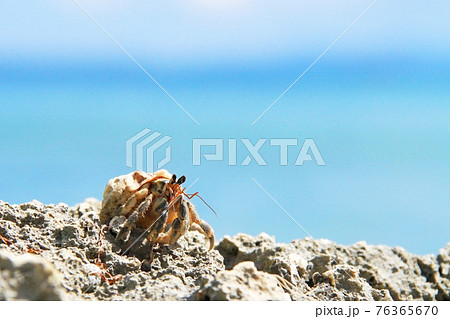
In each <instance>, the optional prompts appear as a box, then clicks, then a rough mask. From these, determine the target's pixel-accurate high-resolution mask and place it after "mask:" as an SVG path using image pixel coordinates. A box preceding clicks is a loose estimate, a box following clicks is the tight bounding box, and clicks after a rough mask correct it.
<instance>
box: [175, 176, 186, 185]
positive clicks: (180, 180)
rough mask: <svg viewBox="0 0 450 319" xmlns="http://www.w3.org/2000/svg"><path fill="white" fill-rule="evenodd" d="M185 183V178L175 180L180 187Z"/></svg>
mask: <svg viewBox="0 0 450 319" xmlns="http://www.w3.org/2000/svg"><path fill="white" fill-rule="evenodd" d="M185 181H186V176H184V175H183V176H181V177H180V178H179V179H178V180H177V184H178V185H181V184H183V183H184V182H185Z"/></svg>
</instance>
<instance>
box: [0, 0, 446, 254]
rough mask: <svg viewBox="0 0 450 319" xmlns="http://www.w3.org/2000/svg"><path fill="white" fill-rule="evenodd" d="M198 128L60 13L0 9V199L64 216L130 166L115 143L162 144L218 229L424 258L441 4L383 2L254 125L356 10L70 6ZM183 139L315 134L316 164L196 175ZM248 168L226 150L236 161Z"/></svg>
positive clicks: (437, 121)
mask: <svg viewBox="0 0 450 319" xmlns="http://www.w3.org/2000/svg"><path fill="white" fill-rule="evenodd" d="M79 2H80V4H82V5H83V6H85V8H86V9H87V10H88V11H89V13H90V14H92V16H94V17H95V18H96V19H97V20H98V21H99V22H100V23H101V24H102V25H103V26H104V27H105V28H106V29H107V30H108V31H109V32H110V33H111V34H112V35H113V36H114V37H115V38H116V39H117V40H118V41H119V42H120V43H121V44H122V45H123V46H124V47H125V48H126V49H127V50H128V51H129V52H130V54H132V55H133V56H134V57H135V58H136V59H137V60H138V61H139V62H140V63H141V64H142V65H143V66H144V67H145V68H146V69H147V70H148V71H149V72H150V73H151V74H152V76H154V77H155V78H156V79H157V80H158V81H159V82H160V83H161V84H162V85H163V86H164V88H166V89H167V90H168V91H169V92H170V93H171V94H172V95H173V96H174V97H175V98H176V99H177V100H178V101H179V102H180V103H181V104H182V105H183V106H184V107H185V108H186V109H187V110H188V111H189V112H190V113H191V114H192V115H193V116H194V117H195V118H196V120H198V122H199V123H200V126H199V127H198V126H197V125H196V124H195V123H194V122H193V121H191V120H190V119H189V118H188V117H187V116H186V114H184V113H183V112H182V111H181V110H180V109H179V108H178V106H177V105H176V104H175V103H174V102H173V101H171V100H170V98H168V97H167V95H165V94H164V92H163V91H162V90H161V89H160V88H159V87H158V86H157V85H155V83H153V82H152V80H151V79H149V78H148V77H147V76H146V75H145V73H143V72H142V70H140V69H139V68H138V67H137V66H136V65H135V64H134V63H133V62H132V61H131V60H130V59H129V58H128V57H127V56H126V55H125V54H124V53H123V52H122V51H121V50H120V48H118V47H117V45H116V44H114V42H113V41H111V39H110V38H108V36H107V35H106V34H105V33H104V32H103V31H102V30H100V29H99V28H98V26H96V25H95V24H94V23H93V22H92V21H91V20H90V19H89V18H88V17H87V16H86V15H85V14H84V13H83V11H82V10H81V9H80V8H78V7H77V6H76V4H74V2H72V1H64V2H63V1H27V3H24V2H17V1H6V2H4V3H3V4H2V10H0V30H1V31H0V124H1V126H0V136H1V140H0V147H1V149H2V156H1V157H0V199H2V200H5V201H9V202H13V203H19V202H24V201H29V200H31V199H33V198H36V199H38V200H41V201H43V202H45V203H51V202H60V201H62V202H67V203H69V204H75V203H77V202H80V201H82V200H83V199H84V198H86V197H90V196H94V197H97V198H101V196H102V192H103V188H104V185H105V183H106V181H107V180H108V179H109V178H112V177H114V176H116V175H119V174H124V173H127V172H129V171H130V168H128V167H126V165H125V142H126V140H127V139H128V138H129V137H131V136H133V135H134V134H136V133H137V132H139V131H141V130H142V129H143V128H150V129H154V130H157V131H159V132H161V133H163V134H165V135H169V136H171V137H172V140H171V147H172V151H173V154H172V155H173V159H172V161H171V162H170V163H169V164H168V165H167V167H166V168H167V169H169V170H170V171H173V172H176V173H177V174H178V175H181V174H185V175H186V176H187V177H188V182H187V184H189V182H192V181H194V180H195V179H196V178H199V181H198V183H197V184H196V185H195V187H194V188H195V191H199V192H200V193H201V194H202V196H203V197H204V198H205V199H207V200H208V202H209V203H210V204H211V205H212V206H213V207H214V208H215V209H216V210H217V211H218V212H219V218H216V217H215V216H214V215H213V214H212V213H211V212H209V211H208V209H207V208H206V207H205V206H203V204H202V203H201V202H200V201H195V204H196V205H197V207H198V210H199V212H200V214H201V216H202V217H203V218H204V219H206V220H207V221H208V222H210V223H211V225H212V226H213V227H214V229H215V230H216V233H217V236H218V237H219V238H220V237H222V236H223V235H225V234H231V235H232V234H235V233H237V232H245V233H250V234H253V235H256V234H258V233H259V232H262V231H264V232H267V233H269V234H272V235H275V236H276V237H277V240H279V241H290V240H292V239H295V238H302V237H304V236H306V234H305V233H304V232H303V231H302V230H301V229H299V228H298V226H297V225H295V223H293V222H292V221H291V220H290V219H289V217H288V216H287V215H286V214H285V213H284V212H283V211H282V210H280V208H279V207H278V206H277V205H276V204H275V203H273V202H272V200H271V199H270V198H268V197H267V195H266V194H265V193H264V192H263V191H262V190H261V189H260V188H259V187H258V186H257V185H256V184H255V183H254V182H253V181H252V178H254V179H255V180H257V181H258V182H259V183H260V184H261V185H262V186H264V188H265V189H266V190H267V191H268V192H270V193H271V195H272V196H273V197H274V198H276V199H277V200H278V201H279V202H280V204H281V205H282V206H283V207H284V208H285V209H286V210H287V211H288V212H289V213H290V214H291V215H293V216H294V217H295V218H296V220H297V221H298V222H299V223H300V224H302V226H303V227H304V228H305V229H307V230H308V232H309V233H310V234H311V235H312V236H314V237H316V238H329V239H331V240H334V241H337V242H339V243H344V244H351V243H353V242H356V241H359V240H366V241H367V242H369V243H371V244H387V245H392V246H395V245H400V246H403V247H405V248H407V249H408V250H410V251H412V252H416V253H437V251H438V248H439V247H443V246H444V245H445V243H446V242H448V241H449V236H448V234H449V233H450V223H449V222H448V220H449V213H450V211H449V207H450V200H449V196H448V194H449V191H450V169H449V166H448V162H449V159H450V148H449V145H450V134H449V133H450V125H449V124H450V105H449V101H450V99H449V95H450V93H449V92H450V90H449V88H450V81H449V76H448V75H449V71H450V70H449V68H450V67H449V66H450V63H449V50H450V47H449V46H450V27H449V26H450V25H449V23H450V22H449V21H448V14H449V13H450V5H449V4H448V2H447V1H434V2H433V5H430V4H429V3H425V2H422V1H395V2H387V1H382V0H380V1H379V2H378V3H377V4H376V5H375V6H374V7H373V8H372V9H371V10H370V11H369V12H368V13H367V15H366V16H365V17H363V18H362V19H361V21H359V22H358V23H357V24H356V25H355V26H354V28H352V29H351V30H350V31H349V32H348V33H347V34H346V35H345V36H344V37H343V38H342V39H341V40H340V41H339V42H338V43H337V44H336V45H335V46H334V47H333V48H332V49H331V50H330V51H329V52H328V53H327V54H326V55H325V56H324V57H323V58H322V59H321V60H320V61H319V62H318V63H317V64H316V65H315V66H314V67H313V68H311V70H310V71H309V72H308V73H307V74H306V75H305V76H304V77H303V78H302V79H301V80H300V81H299V82H298V83H297V84H296V85H295V86H294V87H293V88H292V89H291V90H290V91H289V92H288V93H287V94H286V95H285V96H284V97H283V98H282V99H281V100H280V101H279V102H277V103H276V104H275V105H274V107H273V108H272V109H271V110H270V111H269V112H268V113H267V114H266V115H265V116H264V117H262V118H261V120H260V121H259V122H258V123H256V124H255V125H254V126H251V125H250V124H251V123H252V122H253V121H254V120H255V119H256V118H257V117H258V116H259V115H260V114H261V112H262V111H263V110H264V109H265V108H266V107H267V106H269V105H270V104H271V103H272V102H273V101H274V100H275V98H276V97H277V96H279V95H280V94H281V93H282V92H283V91H284V90H285V89H286V88H287V87H288V86H289V85H290V84H291V83H292V82H293V81H294V80H295V79H296V78H297V77H298V76H299V75H300V74H301V73H302V72H303V71H304V70H305V69H306V68H307V67H308V66H309V65H310V64H311V62H313V61H314V60H315V59H316V58H317V56H318V55H320V54H321V53H322V52H323V50H325V49H326V48H327V47H328V46H329V45H330V44H331V43H332V42H333V41H334V40H335V39H336V38H337V37H338V36H339V35H340V34H341V33H342V32H343V31H344V30H345V29H346V28H347V27H348V26H349V25H350V24H351V23H352V22H353V21H354V20H355V19H356V17H357V16H359V14H360V13H361V12H362V11H364V10H365V9H366V8H367V7H368V6H369V5H370V3H371V2H369V1H345V2H343V3H337V2H336V1H321V2H320V3H311V2H309V1H281V2H278V1H277V2H275V1H207V0H196V1H183V2H182V3H180V2H179V1H165V2H164V3H160V2H157V1H79ZM193 138H224V139H225V140H227V139H229V138H236V139H240V138H248V139H250V140H252V141H253V142H256V141H257V140H258V139H259V138H267V139H270V138H298V139H299V140H300V141H303V140H304V139H305V138H313V139H314V140H315V142H316V144H317V146H318V148H319V149H320V151H321V153H322V155H323V157H324V160H325V162H326V166H324V167H318V166H317V165H315V164H314V163H306V164H305V165H303V166H301V167H296V166H294V165H292V163H293V162H294V161H295V158H296V156H297V154H298V151H299V147H298V148H293V152H290V153H289V161H290V165H288V166H280V165H278V153H277V152H276V149H274V148H271V147H269V146H268V145H265V147H264V148H262V151H261V154H262V155H263V156H264V157H265V158H266V160H267V162H268V165H267V166H264V167H260V166H257V165H255V163H254V162H253V163H251V164H250V165H249V166H246V167H243V166H239V165H238V166H235V167H229V166H227V165H226V161H224V162H204V163H203V164H202V165H201V166H193V165H192V139H193ZM246 155H247V153H246V152H245V149H243V148H242V147H240V148H239V149H238V162H240V161H242V159H243V158H244V157H245V156H246Z"/></svg>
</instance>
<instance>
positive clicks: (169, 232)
mask: <svg viewBox="0 0 450 319" xmlns="http://www.w3.org/2000/svg"><path fill="white" fill-rule="evenodd" d="M185 181H186V177H185V176H181V177H180V178H178V179H177V177H176V175H175V174H170V173H169V172H168V171H166V170H159V171H157V172H154V173H146V172H143V171H136V172H132V173H130V174H128V175H122V176H118V177H116V178H113V179H111V180H109V181H108V183H107V184H106V187H105V191H104V193H103V202H102V209H101V211H100V215H99V217H100V221H101V222H102V223H103V224H106V225H108V226H109V227H110V228H113V227H114V228H118V231H117V232H116V241H119V240H124V241H126V240H128V238H129V236H130V234H131V232H132V231H133V229H135V228H137V229H140V230H143V231H144V233H143V234H145V235H146V237H145V238H147V240H148V241H149V242H150V243H152V244H156V243H159V244H168V245H172V244H174V243H176V242H177V240H178V239H179V238H180V237H181V236H183V235H184V234H185V233H186V232H187V231H188V230H197V231H198V232H200V233H202V234H203V235H205V237H206V240H207V242H208V243H209V249H210V250H211V249H212V248H213V247H214V231H213V229H212V228H211V226H210V225H209V224H208V223H207V222H205V221H204V220H202V219H200V217H199V216H198V214H197V212H196V210H195V207H194V205H193V204H192V203H191V202H190V201H189V200H190V199H192V197H194V196H196V195H198V194H197V193H195V194H191V195H188V194H186V193H185V189H184V188H182V186H181V185H182V184H183V183H184V182H185ZM116 225H119V227H116Z"/></svg>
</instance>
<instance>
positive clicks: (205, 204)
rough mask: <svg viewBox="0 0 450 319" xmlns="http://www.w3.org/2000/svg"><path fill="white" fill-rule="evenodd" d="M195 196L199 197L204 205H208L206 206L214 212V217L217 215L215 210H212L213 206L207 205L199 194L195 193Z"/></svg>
mask: <svg viewBox="0 0 450 319" xmlns="http://www.w3.org/2000/svg"><path fill="white" fill-rule="evenodd" d="M197 197H198V198H200V199H201V200H202V202H203V203H205V205H206V206H208V208H209V209H211V210H212V212H213V213H214V215H216V217H219V215H217V212H216V211H215V210H214V208H212V207H211V206H209V204H208V203H207V202H206V201H205V200H204V199H203V198H202V197H201V196H200V195H198V194H197Z"/></svg>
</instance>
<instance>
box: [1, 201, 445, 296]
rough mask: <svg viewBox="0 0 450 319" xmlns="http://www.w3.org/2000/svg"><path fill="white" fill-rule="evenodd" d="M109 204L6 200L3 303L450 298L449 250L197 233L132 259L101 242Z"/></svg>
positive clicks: (144, 246) (142, 250) (139, 249)
mask: <svg viewBox="0 0 450 319" xmlns="http://www.w3.org/2000/svg"><path fill="white" fill-rule="evenodd" d="M100 205H101V204H100V202H99V201H98V200H95V199H88V200H86V201H85V202H83V203H81V204H79V205H76V206H75V207H71V208H69V207H68V206H67V205H65V204H58V205H43V204H42V203H40V202H38V201H32V202H30V203H25V204H21V205H10V204H8V203H5V202H2V201H0V236H1V237H0V300H392V299H393V300H450V243H449V244H447V246H446V247H444V248H442V249H441V250H440V251H439V254H438V256H433V255H426V256H417V255H413V254H410V253H408V252H407V251H405V250H404V249H402V248H399V247H394V248H392V247H387V246H372V245H368V244H366V243H365V242H359V243H356V244H354V245H351V246H342V245H338V244H336V243H334V242H331V241H329V240H324V239H320V240H313V239H308V238H307V239H300V240H295V241H293V242H291V243H289V244H285V243H276V242H275V239H274V238H273V237H271V236H269V235H266V234H260V235H258V236H256V237H252V236H248V235H245V234H238V235H235V236H233V237H229V236H225V238H224V239H222V240H221V241H220V242H218V243H217V245H216V248H215V249H213V250H212V251H207V247H206V245H205V241H204V237H203V236H202V235H200V234H198V233H197V232H189V233H188V234H187V235H186V236H185V237H184V238H182V239H180V240H179V242H178V243H177V244H176V245H174V246H173V247H168V246H154V247H151V246H150V245H149V244H148V243H146V241H144V242H142V240H140V241H139V240H138V244H136V245H134V246H132V247H131V249H130V250H129V251H126V254H124V252H123V251H121V250H120V247H118V246H117V245H116V243H115V242H114V237H113V235H112V234H110V233H109V232H108V231H105V232H104V233H103V234H104V235H102V232H101V229H102V224H101V222H100V220H99V215H98V213H99V211H100V208H101V207H100ZM133 236H134V237H133V238H130V243H131V242H134V241H135V240H137V239H138V237H139V233H134V235H133ZM98 258H99V259H98Z"/></svg>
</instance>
